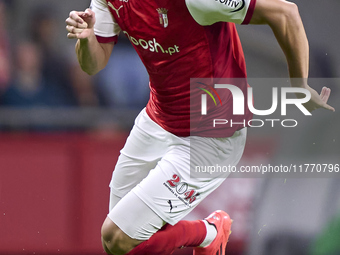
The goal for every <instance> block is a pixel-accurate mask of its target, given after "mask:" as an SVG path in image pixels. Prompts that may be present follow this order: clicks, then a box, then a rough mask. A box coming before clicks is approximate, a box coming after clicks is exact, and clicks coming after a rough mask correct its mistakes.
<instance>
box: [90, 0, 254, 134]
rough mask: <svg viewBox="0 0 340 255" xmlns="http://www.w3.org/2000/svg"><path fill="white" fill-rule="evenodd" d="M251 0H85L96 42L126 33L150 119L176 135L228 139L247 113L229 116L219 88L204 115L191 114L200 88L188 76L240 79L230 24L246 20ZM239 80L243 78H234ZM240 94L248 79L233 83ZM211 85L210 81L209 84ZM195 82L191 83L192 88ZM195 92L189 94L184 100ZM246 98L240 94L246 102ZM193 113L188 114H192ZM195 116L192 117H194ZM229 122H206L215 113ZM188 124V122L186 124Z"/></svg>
mask: <svg viewBox="0 0 340 255" xmlns="http://www.w3.org/2000/svg"><path fill="white" fill-rule="evenodd" d="M254 7H255V0H186V1H185V0H178V1H168V0H149V1H139V0H92V3H91V8H92V10H93V11H94V12H95V13H96V17H97V21H96V25H95V33H96V35H97V38H98V41H99V42H100V43H105V42H110V41H115V40H116V37H117V35H118V34H119V33H123V34H125V35H126V36H127V37H128V38H129V40H130V41H131V43H132V45H133V46H134V48H135V50H136V51H137V53H138V55H139V56H140V58H141V60H142V62H143V63H144V65H145V67H146V69H147V72H148V73H149V76H150V83H149V86H150V100H149V102H148V104H147V106H146V111H147V113H148V115H149V116H150V118H151V119H152V120H154V121H155V122H156V123H158V124H159V125H160V126H161V127H163V128H164V129H165V130H167V131H169V132H171V133H173V134H175V135H177V136H189V135H198V136H205V137H229V136H232V135H233V133H234V132H235V131H236V130H239V129H241V128H243V127H244V124H242V123H246V122H247V121H248V120H250V119H251V118H252V114H251V113H250V111H249V110H248V107H245V113H244V114H243V115H237V116H234V115H233V111H232V110H233V109H232V106H233V105H232V102H233V99H232V95H231V93H230V91H229V90H225V89H224V90H221V91H219V92H218V94H219V96H220V98H221V100H222V102H223V104H222V105H220V106H219V107H215V108H213V105H212V103H211V102H209V104H208V117H206V116H204V118H203V116H202V118H201V117H194V118H193V117H192V118H191V121H190V114H191V113H192V110H193V109H196V113H197V109H201V106H200V104H201V101H200V100H198V98H199V97H200V94H202V93H203V92H202V90H200V89H198V87H199V85H197V84H196V85H195V84H191V87H190V79H191V78H246V66H245V60H244V55H243V50H242V47H241V43H240V40H239V37H238V34H237V31H236V28H235V24H234V23H232V22H235V23H243V24H246V23H248V22H249V21H250V19H251V16H252V13H253V11H254ZM241 80H242V79H241ZM236 83H237V86H238V87H239V88H240V89H241V90H242V91H243V93H244V95H245V97H246V94H247V93H246V90H247V82H246V79H243V80H242V82H240V81H238V82H236ZM210 85H211V84H210ZM195 86H196V87H195ZM193 98H196V99H197V100H196V99H195V100H191V102H190V99H193ZM246 102H247V100H245V103H246ZM196 113H195V114H196ZM195 116H196V115H195ZM221 116H223V118H224V119H232V120H233V121H234V123H236V122H237V123H239V124H235V125H230V123H228V124H226V125H220V126H218V127H213V125H212V120H213V119H214V118H215V119H216V118H219V119H220V118H221ZM190 123H191V125H190Z"/></svg>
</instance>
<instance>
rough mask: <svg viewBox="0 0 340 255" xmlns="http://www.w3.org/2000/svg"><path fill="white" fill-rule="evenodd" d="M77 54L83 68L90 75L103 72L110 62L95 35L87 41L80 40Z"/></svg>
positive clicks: (77, 45)
mask: <svg viewBox="0 0 340 255" xmlns="http://www.w3.org/2000/svg"><path fill="white" fill-rule="evenodd" d="M76 53H77V57H78V62H79V64H80V66H81V68H82V69H83V71H84V72H86V73H88V74H89V75H94V74H96V73H98V72H99V71H101V70H102V69H103V68H104V67H105V66H106V64H107V61H108V59H107V56H106V53H105V51H104V49H103V48H102V47H101V45H100V44H99V43H98V41H97V38H96V36H95V35H94V34H91V35H90V36H89V37H88V38H85V39H78V41H77V43H76Z"/></svg>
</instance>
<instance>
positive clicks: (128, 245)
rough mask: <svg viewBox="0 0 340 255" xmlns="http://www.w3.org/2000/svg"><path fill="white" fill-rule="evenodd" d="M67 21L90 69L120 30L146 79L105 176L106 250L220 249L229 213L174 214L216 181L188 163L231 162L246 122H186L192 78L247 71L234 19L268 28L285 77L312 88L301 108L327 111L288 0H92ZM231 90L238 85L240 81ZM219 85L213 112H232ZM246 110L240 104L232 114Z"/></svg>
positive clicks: (98, 65)
mask: <svg viewBox="0 0 340 255" xmlns="http://www.w3.org/2000/svg"><path fill="white" fill-rule="evenodd" d="M66 23H67V27H66V29H67V31H68V35H67V36H68V38H71V39H78V40H77V43H76V53H77V56H78V60H79V63H80V65H81V67H82V69H83V70H84V71H85V72H87V73H88V74H91V75H93V74H96V73H98V72H99V71H100V70H102V69H103V68H104V67H105V66H106V64H107V62H108V60H109V58H110V55H111V52H112V50H113V48H114V45H115V43H116V42H117V36H118V34H119V33H121V34H125V36H127V37H128V39H129V40H130V41H131V43H132V45H133V46H134V48H135V50H136V51H137V53H138V54H139V56H140V58H141V60H142V61H143V63H144V65H145V67H146V69H147V71H148V73H149V76H150V83H149V86H150V100H149V102H148V104H147V106H146V109H144V110H142V112H141V113H140V114H139V115H138V117H137V118H136V121H135V125H134V127H133V129H132V131H131V133H130V135H129V137H128V139H127V141H126V144H125V146H124V148H123V149H122V151H121V155H120V157H119V159H118V162H117V165H116V167H115V170H114V172H113V175H112V180H111V183H110V188H111V194H110V211H109V214H108V216H107V218H106V219H105V221H104V223H103V226H102V243H103V247H104V249H105V251H106V252H107V253H108V254H153V255H154V254H171V253H172V252H173V251H174V250H175V249H176V248H180V247H183V246H191V247H195V248H194V254H206V255H213V254H225V246H226V244H227V241H228V238H229V233H230V227H231V222H232V221H231V219H230V217H229V215H228V214H227V213H225V212H223V211H216V212H214V213H212V214H211V215H210V216H208V217H207V218H206V219H205V220H197V221H183V220H181V219H182V218H183V217H184V216H185V215H187V214H188V213H189V212H190V211H191V210H192V209H193V208H194V207H195V206H197V204H198V203H199V202H200V201H201V200H202V199H204V198H205V197H206V196H207V195H208V194H209V193H211V192H212V191H213V190H215V189H216V188H217V187H218V186H219V185H220V184H221V182H222V181H223V178H195V177H190V165H191V164H194V165H212V164H220V165H236V164H237V162H238V161H239V159H240V158H241V155H242V153H243V149H244V145H245V137H246V128H244V126H242V125H241V124H239V125H233V126H231V125H229V126H228V125H223V127H220V128H218V129H214V130H211V128H210V129H209V128H207V127H206V126H205V125H198V126H196V125H190V96H191V94H190V78H246V69H245V61H244V56H243V51H242V48H241V44H240V42H239V38H238V35H237V32H236V29H235V24H234V23H239V24H249V23H250V24H267V25H269V26H270V27H271V28H272V30H273V32H274V34H275V36H276V38H277V41H278V42H279V44H280V45H281V48H282V50H283V52H284V53H285V55H286V58H287V63H288V69H289V74H290V77H291V78H302V79H298V80H293V79H292V81H294V82H292V86H295V87H301V88H304V89H307V90H309V91H310V92H311V99H310V101H309V102H308V103H306V104H305V107H306V108H307V109H308V110H314V109H317V108H325V109H328V110H332V111H334V109H333V108H332V107H331V106H329V105H328V104H327V100H328V98H329V95H330V90H329V89H328V88H326V87H324V88H323V89H322V91H321V94H320V95H319V94H318V93H317V92H316V91H315V90H313V89H312V88H310V87H309V86H308V84H307V77H308V62H309V49H308V41H307V38H306V35H305V31H304V27H303V24H302V21H301V18H300V15H299V12H298V8H297V6H296V5H295V4H294V3H290V2H286V1H282V0H177V1H167V0H148V1H140V0H92V3H91V8H90V9H87V10H85V11H72V12H71V13H70V15H69V17H68V18H67V20H66ZM112 79H113V80H114V77H112ZM208 85H209V84H208ZM239 88H240V89H241V90H242V91H245V90H246V88H247V83H246V82H241V83H240V84H239ZM225 91H226V92H224V93H222V94H221V99H222V101H223V107H222V106H221V107H219V108H218V109H217V108H216V109H217V110H216V111H217V113H219V114H221V113H222V114H227V115H232V112H230V109H231V108H232V107H231V106H230V105H231V104H232V102H231V99H230V92H228V90H225ZM228 93H229V94H228ZM228 98H229V99H228ZM232 117H233V116H230V118H232ZM251 117H252V116H251V114H250V112H249V110H246V111H245V112H244V114H243V115H241V117H240V118H242V119H244V120H250V119H251ZM191 124H192V123H191ZM193 143H194V144H195V145H197V146H192V144H193Z"/></svg>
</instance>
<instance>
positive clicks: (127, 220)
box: [108, 192, 165, 241]
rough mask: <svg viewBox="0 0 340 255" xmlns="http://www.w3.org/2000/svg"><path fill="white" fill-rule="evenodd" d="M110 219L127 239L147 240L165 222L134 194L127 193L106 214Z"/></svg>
mask: <svg viewBox="0 0 340 255" xmlns="http://www.w3.org/2000/svg"><path fill="white" fill-rule="evenodd" d="M108 219H110V220H111V221H112V222H113V223H114V224H115V225H116V226H118V227H119V229H120V230H121V231H123V232H124V233H125V234H126V235H127V236H128V237H129V238H131V239H133V240H141V241H144V240H148V239H149V238H150V237H151V236H152V235H153V234H154V233H156V232H157V231H158V230H160V229H161V228H162V227H163V225H164V224H165V222H164V221H163V219H162V218H161V217H159V216H158V214H156V213H155V212H154V211H153V210H152V209H151V208H150V207H149V206H147V205H146V204H145V203H144V202H143V201H142V200H141V199H140V198H139V197H138V196H136V194H135V193H133V192H129V193H128V194H127V195H126V196H124V197H123V198H122V199H121V200H120V201H119V202H118V203H117V205H116V206H115V207H114V208H113V209H112V210H111V211H110V213H109V214H108Z"/></svg>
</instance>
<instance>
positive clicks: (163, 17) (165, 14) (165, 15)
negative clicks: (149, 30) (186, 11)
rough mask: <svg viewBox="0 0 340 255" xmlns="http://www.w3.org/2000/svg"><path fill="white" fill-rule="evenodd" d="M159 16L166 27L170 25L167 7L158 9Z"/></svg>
mask: <svg viewBox="0 0 340 255" xmlns="http://www.w3.org/2000/svg"><path fill="white" fill-rule="evenodd" d="M157 12H158V16H159V23H160V24H161V26H163V27H164V28H166V27H168V25H169V19H168V10H167V9H165V8H158V9H157Z"/></svg>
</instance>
